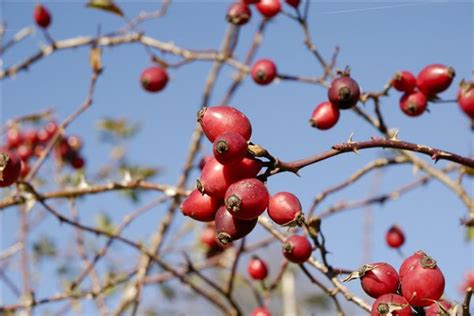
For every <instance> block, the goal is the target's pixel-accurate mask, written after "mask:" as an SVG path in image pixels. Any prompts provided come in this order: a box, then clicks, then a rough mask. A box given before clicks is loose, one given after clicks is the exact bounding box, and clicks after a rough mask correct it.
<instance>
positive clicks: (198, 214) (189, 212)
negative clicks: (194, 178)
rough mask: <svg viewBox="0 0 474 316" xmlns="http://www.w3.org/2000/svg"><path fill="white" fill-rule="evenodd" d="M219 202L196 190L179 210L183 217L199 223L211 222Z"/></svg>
mask: <svg viewBox="0 0 474 316" xmlns="http://www.w3.org/2000/svg"><path fill="white" fill-rule="evenodd" d="M220 202H221V201H220V200H218V199H214V198H212V197H210V196H209V195H206V194H201V192H199V191H198V190H193V191H192V192H191V194H190V195H189V196H188V197H187V198H186V199H185V200H184V201H183V203H181V206H180V208H181V211H182V212H183V214H184V215H185V216H189V217H191V218H192V219H195V220H197V221H200V222H211V221H213V220H214V217H215V216H216V212H217V209H218V208H219V206H220Z"/></svg>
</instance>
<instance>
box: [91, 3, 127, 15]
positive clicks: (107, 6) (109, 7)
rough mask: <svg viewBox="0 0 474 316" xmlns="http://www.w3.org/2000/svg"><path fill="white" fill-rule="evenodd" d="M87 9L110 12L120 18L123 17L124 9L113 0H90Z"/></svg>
mask: <svg viewBox="0 0 474 316" xmlns="http://www.w3.org/2000/svg"><path fill="white" fill-rule="evenodd" d="M87 7H89V8H94V9H99V10H104V11H108V12H111V13H114V14H116V15H118V16H123V12H122V9H120V7H118V6H117V5H116V4H115V3H114V2H113V1H112V0H90V1H89V3H87Z"/></svg>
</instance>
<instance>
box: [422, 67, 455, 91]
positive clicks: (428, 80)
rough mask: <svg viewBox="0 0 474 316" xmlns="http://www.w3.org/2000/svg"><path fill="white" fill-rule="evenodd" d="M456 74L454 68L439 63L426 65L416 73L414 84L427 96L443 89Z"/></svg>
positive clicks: (447, 86) (446, 87)
mask: <svg viewBox="0 0 474 316" xmlns="http://www.w3.org/2000/svg"><path fill="white" fill-rule="evenodd" d="M455 75H456V73H455V71H454V68H452V67H448V66H445V65H441V64H432V65H428V66H426V67H425V68H423V70H421V72H420V73H419V74H418V77H417V78H416V86H417V87H418V90H420V91H421V92H423V93H424V94H425V95H427V96H430V97H431V96H434V95H436V94H438V93H440V92H443V91H445V90H446V89H448V88H449V86H450V85H451V82H452V81H453V78H454V76H455Z"/></svg>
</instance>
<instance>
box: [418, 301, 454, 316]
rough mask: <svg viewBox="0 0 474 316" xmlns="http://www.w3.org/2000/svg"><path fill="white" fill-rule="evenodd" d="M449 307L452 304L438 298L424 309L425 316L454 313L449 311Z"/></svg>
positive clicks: (451, 306) (446, 315)
mask: <svg viewBox="0 0 474 316" xmlns="http://www.w3.org/2000/svg"><path fill="white" fill-rule="evenodd" d="M451 308H453V304H451V303H450V302H448V301H446V300H440V301H437V302H434V303H433V304H431V305H430V306H428V307H427V308H426V309H425V316H441V315H445V316H448V315H452V314H454V313H450V310H451Z"/></svg>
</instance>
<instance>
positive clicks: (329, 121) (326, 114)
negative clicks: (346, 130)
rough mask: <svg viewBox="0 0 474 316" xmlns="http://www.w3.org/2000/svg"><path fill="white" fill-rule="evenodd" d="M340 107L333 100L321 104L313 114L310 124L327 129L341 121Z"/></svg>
mask: <svg viewBox="0 0 474 316" xmlns="http://www.w3.org/2000/svg"><path fill="white" fill-rule="evenodd" d="M339 115H340V112H339V108H338V107H337V106H335V105H334V104H332V103H331V102H323V103H321V104H319V105H318V106H317V107H316V108H315V109H314V110H313V113H312V114H311V119H310V120H309V124H311V126H313V127H316V128H317V129H320V130H327V129H330V128H331V127H333V126H334V125H336V123H337V122H338V121H339Z"/></svg>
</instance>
